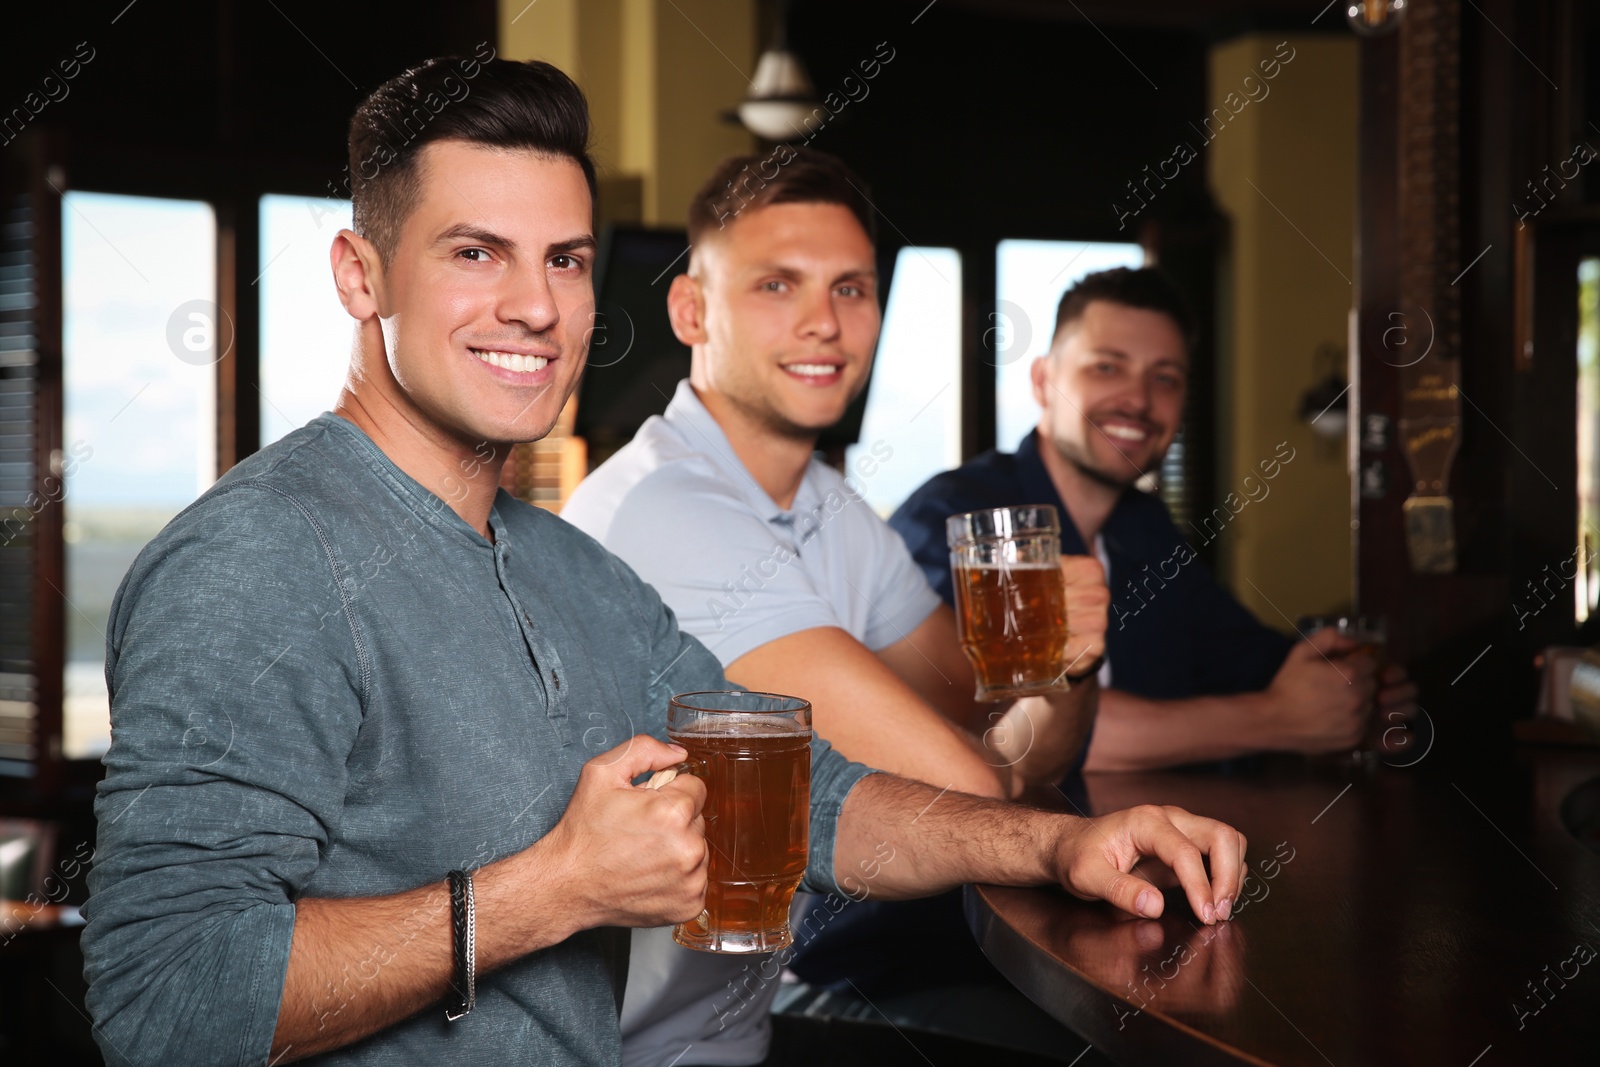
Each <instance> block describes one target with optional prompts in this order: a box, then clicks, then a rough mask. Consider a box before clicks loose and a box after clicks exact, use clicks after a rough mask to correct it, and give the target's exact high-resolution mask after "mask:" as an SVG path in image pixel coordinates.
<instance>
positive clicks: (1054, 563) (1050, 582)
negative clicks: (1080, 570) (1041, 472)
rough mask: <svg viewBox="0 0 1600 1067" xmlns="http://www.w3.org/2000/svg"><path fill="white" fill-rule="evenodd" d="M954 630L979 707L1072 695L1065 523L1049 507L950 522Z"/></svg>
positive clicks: (990, 511)
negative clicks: (975, 687) (981, 702)
mask: <svg viewBox="0 0 1600 1067" xmlns="http://www.w3.org/2000/svg"><path fill="white" fill-rule="evenodd" d="M945 534H946V539H947V540H948V542H949V545H950V570H951V576H952V577H953V578H954V579H955V589H956V628H957V631H958V633H959V635H960V638H961V648H962V651H964V652H965V653H966V654H967V659H969V660H971V661H972V670H973V673H974V674H976V675H977V678H978V691H977V694H976V697H975V699H977V700H1009V699H1012V698H1014V697H1021V696H1033V695H1035V694H1039V693H1049V692H1055V691H1058V690H1064V689H1068V688H1070V686H1069V684H1068V682H1067V676H1066V671H1067V666H1068V665H1067V663H1066V653H1067V583H1066V579H1065V578H1064V577H1063V576H1062V574H1061V524H1060V522H1059V521H1058V520H1057V518H1056V509H1055V508H1053V507H1051V506H1049V505H1048V504H1030V505H1027V506H1025V507H1012V508H989V509H986V510H984V511H972V512H968V513H967V514H965V515H952V516H951V517H950V518H949V520H947V521H946V523H945Z"/></svg>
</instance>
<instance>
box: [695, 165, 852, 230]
mask: <svg viewBox="0 0 1600 1067" xmlns="http://www.w3.org/2000/svg"><path fill="white" fill-rule="evenodd" d="M770 204H838V205H840V206H841V207H845V208H848V209H849V210H850V213H851V214H852V215H854V216H855V217H856V221H857V222H859V223H861V228H862V229H863V230H865V231H866V233H867V239H868V240H870V241H871V242H872V243H873V244H877V242H878V230H877V226H876V224H875V221H874V219H873V209H872V201H871V200H870V199H868V196H867V183H866V182H864V181H862V180H861V177H860V175H858V174H856V173H855V172H854V171H852V170H851V169H850V168H849V167H848V166H846V165H845V162H844V160H842V159H840V158H839V157H838V156H834V155H829V154H828V153H827V152H819V151H817V150H815V149H812V148H794V147H792V146H790V145H786V144H780V145H778V146H777V147H776V148H774V149H773V150H772V151H770V152H766V153H757V154H752V155H747V156H730V157H729V158H727V159H725V160H723V161H722V162H721V163H719V164H717V168H716V170H713V171H712V172H711V177H709V178H707V179H706V181H705V184H704V185H702V186H701V187H700V189H699V191H698V192H696V193H695V194H694V197H693V198H692V199H690V201H689V247H691V248H693V247H694V246H695V245H696V244H697V243H698V242H699V241H700V239H701V238H703V237H705V236H706V235H707V234H710V233H714V232H716V231H717V230H720V229H722V228H723V227H725V226H727V225H728V223H730V222H732V221H733V220H734V219H735V218H736V217H737V216H738V215H739V213H740V212H741V211H744V210H745V209H746V208H752V207H766V206H768V205H770Z"/></svg>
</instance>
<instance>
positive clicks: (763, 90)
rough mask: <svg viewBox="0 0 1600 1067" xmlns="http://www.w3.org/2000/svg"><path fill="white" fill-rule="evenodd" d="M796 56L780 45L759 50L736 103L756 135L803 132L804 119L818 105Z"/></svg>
mask: <svg viewBox="0 0 1600 1067" xmlns="http://www.w3.org/2000/svg"><path fill="white" fill-rule="evenodd" d="M816 95H817V94H816V90H815V89H814V88H812V85H811V78H810V77H809V76H807V74H806V68H805V64H803V63H801V62H800V57H799V56H797V55H795V54H794V53H793V52H790V51H788V50H786V49H782V48H772V49H768V50H767V51H765V52H763V53H762V54H761V59H760V61H759V62H757V63H756V76H755V80H754V81H753V82H751V84H750V92H749V94H748V95H747V96H746V97H745V98H744V101H743V102H742V103H741V104H740V105H739V110H738V115H739V121H740V122H742V123H743V124H744V126H745V128H746V129H748V130H749V131H750V132H751V133H753V134H755V135H756V136H758V137H765V138H766V139H767V140H769V141H789V140H793V139H795V138H797V137H804V136H805V135H806V132H807V131H806V127H805V122H806V120H807V119H809V118H811V117H812V115H813V114H814V113H815V112H816V110H817V108H818V107H819V106H821V105H820V104H818V102H817V99H816Z"/></svg>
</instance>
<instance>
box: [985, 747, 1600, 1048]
mask: <svg viewBox="0 0 1600 1067" xmlns="http://www.w3.org/2000/svg"><path fill="white" fill-rule="evenodd" d="M1088 791H1089V800H1090V805H1091V807H1092V808H1093V809H1094V811H1097V812H1103V811H1110V810H1114V809H1116V808H1122V807H1128V806H1130V805H1134V804H1142V803H1157V804H1177V805H1180V806H1182V807H1186V808H1188V809H1190V810H1191V811H1195V812H1198V813H1201V814H1205V815H1209V816H1212V817H1215V818H1218V819H1223V820H1225V821H1227V822H1229V823H1232V824H1233V825H1234V826H1236V827H1238V828H1239V829H1240V830H1242V831H1244V833H1245V835H1246V836H1247V837H1248V838H1249V842H1250V847H1249V860H1250V867H1251V871H1252V874H1251V877H1250V878H1249V879H1248V881H1247V888H1246V892H1245V893H1244V894H1243V905H1242V908H1236V918H1235V919H1234V920H1233V921H1232V922H1228V923H1222V924H1219V925H1217V926H1215V927H1207V926H1205V925H1204V924H1203V923H1200V922H1199V920H1198V919H1196V918H1195V916H1194V914H1193V912H1192V911H1191V910H1190V909H1189V907H1188V905H1187V904H1186V903H1185V901H1184V899H1183V897H1182V895H1181V893H1180V892H1178V891H1177V890H1176V889H1168V890H1167V891H1166V894H1165V896H1166V910H1165V913H1164V914H1163V915H1162V917H1161V918H1160V919H1159V920H1144V919H1136V918H1132V917H1127V916H1123V915H1122V914H1120V913H1117V912H1114V911H1112V910H1111V909H1110V908H1109V907H1108V906H1106V905H1103V904H1095V905H1090V904H1086V903H1084V902H1082V901H1079V900H1076V899H1074V898H1072V897H1070V896H1068V895H1067V894H1065V893H1062V892H1059V891H1054V890H1037V889H1005V888H998V887H994V886H974V887H969V888H968V889H967V898H966V899H967V916H968V920H969V922H970V924H971V926H972V929H973V932H974V934H975V935H976V936H977V939H978V943H979V945H980V946H982V948H983V950H984V952H985V954H986V955H987V956H988V957H989V958H990V959H991V960H992V961H993V962H994V964H995V966H996V967H998V968H999V969H1000V971H1001V972H1002V973H1003V974H1004V975H1005V976H1006V977H1007V978H1008V979H1009V980H1010V981H1011V982H1012V983H1013V984H1015V985H1016V986H1017V988H1018V989H1020V990H1021V991H1022V992H1023V993H1024V994H1026V995H1027V996H1028V997H1029V998H1030V999H1032V1000H1033V1001H1034V1002H1035V1003H1037V1004H1038V1005H1039V1006H1040V1007H1042V1008H1043V1009H1044V1010H1046V1011H1047V1012H1049V1013H1050V1014H1051V1015H1053V1016H1054V1017H1055V1018H1057V1019H1058V1020H1060V1021H1061V1022H1062V1023H1064V1024H1066V1025H1067V1026H1069V1027H1071V1028H1072V1029H1074V1030H1076V1031H1077V1032H1078V1033H1080V1034H1082V1035H1083V1036H1084V1037H1085V1038H1087V1039H1088V1040H1089V1041H1090V1042H1091V1043H1093V1044H1094V1045H1095V1047H1097V1048H1098V1049H1100V1050H1101V1051H1102V1052H1104V1053H1106V1054H1107V1055H1108V1056H1109V1057H1111V1058H1112V1059H1113V1060H1115V1061H1117V1062H1119V1063H1123V1064H1127V1065H1140V1064H1147V1063H1149V1064H1155V1063H1173V1064H1257V1065H1260V1064H1267V1065H1272V1067H1301V1065H1305V1067H1325V1065H1336V1067H1367V1065H1374V1067H1375V1065H1387V1064H1395V1065H1400V1064H1406V1065H1418V1064H1441V1065H1450V1067H1498V1065H1504V1064H1519V1065H1520V1064H1580V1063H1581V1064H1592V1063H1600V959H1597V958H1596V954H1597V953H1600V855H1597V854H1596V852H1595V851H1592V849H1594V848H1596V847H1600V834H1597V833H1596V826H1597V825H1600V752H1597V751H1595V750H1593V749H1587V750H1585V749H1558V748H1535V747H1521V748H1518V749H1517V750H1516V751H1515V752H1514V753H1513V754H1508V755H1503V756H1501V757H1500V758H1498V759H1485V760H1480V761H1479V762H1478V763H1476V764H1473V765H1472V769H1470V770H1469V769H1465V768H1464V766H1463V764H1462V762H1461V761H1452V763H1451V767H1450V768H1449V769H1448V770H1447V769H1445V768H1444V767H1443V766H1442V761H1439V765H1438V766H1435V767H1433V768H1430V767H1428V766H1427V765H1426V763H1424V764H1422V765H1420V766H1412V767H1409V768H1396V767H1388V766H1382V765H1379V766H1375V767H1366V768H1362V767H1358V766H1339V765H1329V764H1310V763H1307V762H1306V761H1303V760H1300V759H1292V758H1287V757H1286V758H1281V759H1280V758H1273V759H1270V760H1267V761H1265V762H1264V763H1262V764H1261V765H1260V766H1258V767H1256V768H1254V769H1252V770H1249V771H1244V772H1235V773H1231V774H1222V773H1207V772H1169V773H1149V774H1123V775H1090V776H1088ZM1564 820H1565V821H1564ZM1569 825H1570V826H1572V827H1574V828H1575V829H1569ZM1575 834H1576V835H1578V836H1575ZM1584 834H1587V835H1588V840H1589V844H1588V845H1587V846H1586V845H1585V844H1584V843H1583V842H1581V841H1580V840H1579V836H1581V835H1584Z"/></svg>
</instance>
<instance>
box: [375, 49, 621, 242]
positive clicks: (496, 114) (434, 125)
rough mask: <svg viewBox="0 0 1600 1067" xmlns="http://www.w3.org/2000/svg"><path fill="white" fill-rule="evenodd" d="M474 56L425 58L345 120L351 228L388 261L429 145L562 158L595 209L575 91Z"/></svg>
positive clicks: (536, 67) (563, 79) (552, 77)
mask: <svg viewBox="0 0 1600 1067" xmlns="http://www.w3.org/2000/svg"><path fill="white" fill-rule="evenodd" d="M482 51H483V50H482V49H480V50H479V52H480V55H479V56H478V57H477V58H473V57H461V56H444V57H441V58H438V59H430V60H428V61H427V62H426V63H423V64H422V65H421V66H418V67H413V68H412V69H410V70H408V71H406V72H405V73H404V74H401V75H399V76H398V77H395V78H391V79H389V80H388V81H386V82H384V83H383V84H382V85H380V86H378V88H376V89H374V90H373V91H372V95H370V96H368V97H367V98H366V99H365V100H363V101H362V102H361V106H360V107H358V108H356V113H355V115H354V116H352V117H351V119H350V197H351V200H352V201H353V202H354V206H355V231H356V232H357V233H359V234H361V235H362V236H363V237H365V238H367V239H368V240H370V241H371V242H372V243H373V244H374V245H376V246H377V249H378V253H379V255H381V256H382V257H383V261H384V263H386V264H387V263H388V262H389V260H390V257H391V256H393V255H394V251H395V248H396V246H397V245H398V244H399V243H400V228H401V226H402V225H403V224H404V223H405V220H406V216H407V215H409V214H410V213H411V211H412V209H413V208H414V207H415V206H416V201H417V197H418V195H420V193H421V191H422V176H421V174H420V173H419V172H418V168H417V153H418V150H419V149H421V148H422V146H423V145H426V144H430V143H432V142H434V141H448V140H454V141H468V142H471V143H473V144H481V145H489V146H492V147H495V148H520V149H527V150H531V151H534V152H541V153H545V154H548V155H552V156H565V157H566V158H568V159H571V160H572V161H573V162H574V163H576V164H578V166H579V167H581V168H583V176H584V178H585V179H586V180H587V181H588V183H589V201H590V204H591V207H592V205H593V203H594V196H595V174H594V161H593V160H592V159H590V158H589V106H588V104H587V103H586V102H585V101H584V98H583V91H582V90H580V89H579V88H578V87H577V85H575V84H574V83H573V81H572V79H571V78H569V77H567V76H566V75H565V74H563V73H562V72H561V71H560V70H558V69H557V68H555V67H553V66H551V65H550V64H548V63H541V62H538V61H537V60H535V61H530V62H527V63H514V62H512V61H510V60H506V59H493V58H488V59H485V58H484V57H483V56H482V55H481V53H482ZM493 54H494V53H493V50H492V49H491V50H490V51H489V55H490V56H493Z"/></svg>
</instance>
